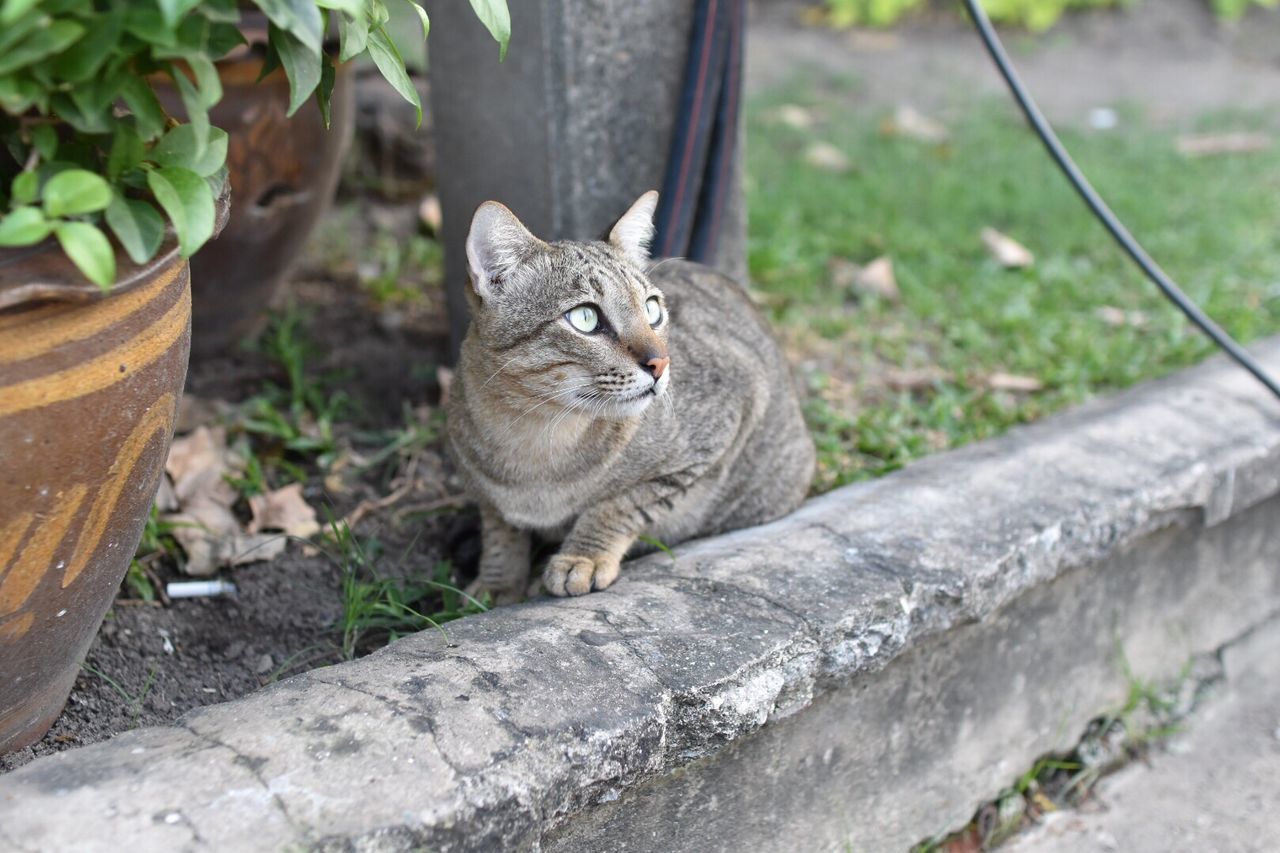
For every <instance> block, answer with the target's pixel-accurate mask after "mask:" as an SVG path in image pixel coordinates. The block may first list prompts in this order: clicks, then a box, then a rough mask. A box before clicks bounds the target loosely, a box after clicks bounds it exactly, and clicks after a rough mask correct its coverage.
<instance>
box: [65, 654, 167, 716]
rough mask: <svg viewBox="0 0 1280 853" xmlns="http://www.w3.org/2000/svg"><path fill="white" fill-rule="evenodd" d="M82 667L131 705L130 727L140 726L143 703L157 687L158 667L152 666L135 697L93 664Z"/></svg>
mask: <svg viewBox="0 0 1280 853" xmlns="http://www.w3.org/2000/svg"><path fill="white" fill-rule="evenodd" d="M80 666H81V668H82V669H84V671H85V672H88V673H91V674H93V675H96V676H98V678H101V679H102V680H103V681H105V682H106V683H107V684H109V685H110V686H111V689H112V690H115V691H116V692H117V693H119V694H120V697H121V698H122V699H124V701H125V702H127V703H128V704H129V708H130V714H129V716H130V719H131V723H130V725H131V726H133V727H136V726H137V725H138V718H139V717H141V716H142V703H143V702H145V701H147V695H148V694H150V693H151V688H152V687H154V686H155V683H156V672H157V670H158V667H156V666H155V665H152V667H151V669H150V670H149V671H148V672H147V678H146V680H145V681H144V682H143V683H142V688H141V689H140V690H139V691H138V692H137V694H136V695H135V694H132V693H130V692H129V691H128V690H126V689H124V687H122V686H121V685H120V682H118V681H116V680H115V679H114V678H112V677H111V676H109V675H107V674H106V673H105V672H103V671H102V670H100V669H97V668H95V667H94V666H92V665H91V664H89V663H82V664H80Z"/></svg>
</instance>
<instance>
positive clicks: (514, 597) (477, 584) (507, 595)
mask: <svg viewBox="0 0 1280 853" xmlns="http://www.w3.org/2000/svg"><path fill="white" fill-rule="evenodd" d="M463 592H464V593H466V594H467V595H469V596H471V597H472V598H474V599H476V600H477V601H483V600H484V596H485V593H488V595H489V602H490V603H491V604H492V605H493V606H494V607H505V606H506V605H508V604H519V603H520V602H522V601H524V599H525V589H524V587H523V586H518V587H494V586H489V585H488V584H486V583H484V582H483V581H482V580H480V578H476V579H475V580H473V581H472V582H471V583H470V584H469V585H468V586H467V588H466V589H464V590H463Z"/></svg>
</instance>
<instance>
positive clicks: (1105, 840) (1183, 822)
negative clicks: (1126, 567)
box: [1008, 618, 1280, 853]
mask: <svg viewBox="0 0 1280 853" xmlns="http://www.w3.org/2000/svg"><path fill="white" fill-rule="evenodd" d="M1221 657H1222V664H1223V669H1224V675H1225V677H1224V679H1223V682H1222V683H1220V684H1219V685H1217V689H1216V691H1215V693H1216V695H1215V696H1214V697H1213V698H1212V699H1211V700H1210V701H1208V702H1206V703H1205V704H1204V705H1203V706H1202V707H1200V708H1198V709H1197V712H1196V713H1195V714H1193V715H1192V716H1191V717H1190V718H1189V719H1188V720H1186V721H1185V723H1184V724H1183V726H1182V731H1181V732H1180V733H1179V734H1178V735H1176V736H1175V737H1174V738H1173V739H1172V740H1171V741H1170V742H1169V743H1168V744H1167V746H1166V748H1165V749H1163V750H1161V751H1160V752H1157V753H1156V754H1154V755H1153V756H1152V757H1151V759H1150V761H1149V762H1147V763H1142V764H1133V765H1130V766H1129V767H1126V768H1125V769H1123V770H1121V771H1119V772H1118V773H1116V774H1114V775H1112V776H1109V777H1107V778H1106V779H1104V780H1103V781H1102V782H1101V783H1100V784H1099V786H1098V789H1097V791H1096V796H1095V797H1094V798H1093V800H1092V801H1091V802H1090V806H1091V807H1090V808H1089V809H1087V810H1081V811H1066V812H1059V813H1056V814H1053V815H1049V816H1048V817H1047V818H1046V819H1045V820H1044V822H1043V823H1042V824H1041V825H1040V826H1038V827H1036V828H1034V829H1032V830H1030V831H1027V832H1024V833H1022V834H1021V835H1019V836H1018V837H1017V838H1016V839H1015V840H1014V841H1013V842H1011V843H1010V844H1009V846H1008V849H1009V850H1010V851H1013V853H1030V851H1036V853H1087V851H1099V853H1105V851H1113V850H1126V851H1132V853H1163V851H1167V850H1219V851H1258V853H1262V851H1266V850H1274V849H1275V847H1276V839H1277V838H1280V784H1277V783H1278V782H1280V618H1273V619H1272V620H1270V621H1269V622H1267V623H1266V624H1264V625H1262V626H1260V627H1259V628H1258V629H1257V630H1255V631H1253V632H1251V633H1250V634H1249V635H1248V636H1246V637H1244V638H1243V639H1241V640H1240V641H1238V642H1236V643H1233V644H1232V645H1230V646H1229V647H1227V648H1226V649H1224V650H1223V653H1222V656H1221Z"/></svg>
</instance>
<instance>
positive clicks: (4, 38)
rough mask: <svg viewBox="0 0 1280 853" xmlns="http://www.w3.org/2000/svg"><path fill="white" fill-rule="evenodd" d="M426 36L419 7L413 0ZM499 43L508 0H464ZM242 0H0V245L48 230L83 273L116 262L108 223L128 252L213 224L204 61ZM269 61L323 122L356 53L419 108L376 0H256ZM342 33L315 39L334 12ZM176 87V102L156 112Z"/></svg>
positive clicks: (218, 142)
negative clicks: (176, 108) (178, 109)
mask: <svg viewBox="0 0 1280 853" xmlns="http://www.w3.org/2000/svg"><path fill="white" fill-rule="evenodd" d="M393 2H408V3H410V5H412V6H413V7H414V9H415V10H416V11H417V14H418V16H419V18H420V19H421V21H422V32H423V37H424V38H425V37H426V35H427V33H428V31H429V28H430V22H429V20H428V18H427V13H426V12H425V11H424V10H423V9H422V8H421V7H420V6H418V5H417V3H415V2H413V0H393ZM471 3H472V7H473V8H474V10H475V11H476V14H477V16H478V17H479V18H480V20H481V21H482V22H483V23H484V24H485V26H486V27H488V29H489V31H490V32H491V33H492V34H493V36H494V38H495V39H496V40H497V41H498V43H499V45H500V49H501V53H502V54H504V55H505V53H506V48H507V43H508V41H509V39H510V33H511V20H510V16H509V14H508V11H507V6H506V0H471ZM243 5H247V4H243V3H238V2H237V0H0V246H29V245H32V244H35V243H39V242H40V241H42V240H45V239H47V238H49V237H54V238H56V239H57V240H58V242H59V243H60V244H61V246H62V248H63V250H64V251H65V252H66V254H67V256H68V257H69V258H70V259H71V261H72V262H73V263H74V264H75V265H76V266H77V267H78V268H79V269H80V271H81V272H82V273H84V275H85V276H86V277H87V278H88V279H90V280H91V281H93V282H95V283H97V284H98V285H99V286H101V287H104V288H106V287H108V286H109V285H110V284H111V283H112V282H113V281H114V280H115V277H116V261H115V251H114V249H113V247H112V245H111V242H110V240H109V239H108V236H107V234H108V233H110V235H111V236H112V237H114V239H115V241H116V242H117V243H118V244H119V246H120V247H121V248H122V249H123V250H124V251H125V252H126V253H127V254H128V255H129V257H130V258H131V259H132V260H133V261H134V262H135V263H143V262H145V261H147V260H149V259H151V258H152V257H154V256H155V254H156V252H157V251H158V250H159V248H160V245H161V243H162V242H163V241H164V235H165V230H166V226H168V227H171V228H172V229H173V233H174V235H175V236H176V237H177V240H178V245H179V248H180V250H181V252H182V255H183V256H184V257H189V256H190V255H191V254H192V253H194V252H195V251H197V250H198V249H199V248H200V247H201V246H202V245H204V243H205V242H207V241H208V240H209V238H210V237H211V236H212V235H213V229H214V220H215V214H214V209H215V206H214V200H215V199H216V198H217V196H218V195H219V194H220V193H221V191H222V187H223V182H224V181H225V177H226V169H225V162H226V155H227V135H226V133H224V132H223V131H221V130H219V129H218V128H216V127H214V126H212V125H211V124H210V122H209V111H210V109H211V108H212V107H213V106H214V105H215V104H217V103H218V101H219V100H221V98H222V86H221V83H220V82H219V79H218V72H217V68H216V65H215V63H216V62H217V61H218V60H219V59H222V58H223V57H225V56H226V55H227V54H228V53H229V52H230V51H232V50H234V49H236V48H238V47H240V46H241V45H244V44H246V41H245V37H244V34H243V32H242V30H241V6H243ZM252 5H254V6H256V7H257V8H258V9H260V10H261V11H262V13H263V14H264V15H265V16H266V17H267V19H268V21H269V22H270V24H269V30H268V39H267V44H266V45H264V46H263V47H262V49H263V50H264V54H265V64H264V71H265V72H269V71H271V70H274V69H275V68H277V67H279V68H283V69H284V73H285V74H286V75H287V76H288V80H289V114H290V115H292V114H293V113H294V112H296V111H297V110H298V109H300V108H301V107H302V105H303V104H305V103H306V102H307V101H308V100H311V99H312V98H313V97H314V99H315V101H316V104H317V106H318V108H319V109H320V111H321V114H322V115H323V116H324V118H325V122H326V124H327V123H328V120H329V98H330V96H331V94H332V92H333V83H334V66H335V65H337V64H341V63H343V62H347V61H350V60H351V59H354V58H355V57H358V56H362V55H367V56H368V57H369V58H370V59H371V60H372V61H373V63H374V64H375V65H376V66H377V67H378V70H379V71H380V72H381V73H382V74H383V76H384V77H386V78H387V80H388V82H390V83H391V85H392V86H393V87H394V88H395V89H396V91H397V92H399V93H400V94H401V96H403V97H404V98H405V99H406V100H407V101H409V102H410V103H412V104H413V105H414V106H415V107H416V108H417V110H418V119H419V121H421V119H422V104H421V102H420V100H419V97H418V93H417V90H416V89H415V88H414V86H413V84H412V82H411V81H410V79H409V75H408V73H407V72H406V70H405V66H404V60H403V59H402V58H401V56H400V52H399V49H398V48H397V47H396V45H395V43H394V41H393V40H392V39H391V36H390V35H389V34H388V32H387V27H386V24H387V21H388V20H389V18H390V13H389V11H388V8H387V4H386V2H383V0H254V2H253V4H252ZM331 25H332V26H333V28H334V29H335V30H336V31H337V34H338V41H337V45H336V46H333V45H328V44H326V43H325V38H324V35H325V33H326V32H329V31H330V29H329V28H330V26H331ZM160 87H172V88H173V89H176V91H177V93H178V96H179V98H180V100H181V103H182V107H183V112H184V115H182V116H180V117H179V116H173V115H170V114H169V113H168V112H166V110H165V108H164V107H163V106H162V103H161V99H160V98H159V97H158V94H157V92H158V89H159V88H160Z"/></svg>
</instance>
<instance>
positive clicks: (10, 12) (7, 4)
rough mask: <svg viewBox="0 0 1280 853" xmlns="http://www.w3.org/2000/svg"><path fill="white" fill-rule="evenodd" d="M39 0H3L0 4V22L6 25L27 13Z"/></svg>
mask: <svg viewBox="0 0 1280 853" xmlns="http://www.w3.org/2000/svg"><path fill="white" fill-rule="evenodd" d="M38 2H39V0H4V5H3V6H0V24H4V25H5V26H8V25H9V24H12V23H13V22H14V21H16V20H18V18H21V17H22V16H23V15H25V14H27V12H29V11H30V10H31V8H32V7H33V6H35V5H36V3H38Z"/></svg>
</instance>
